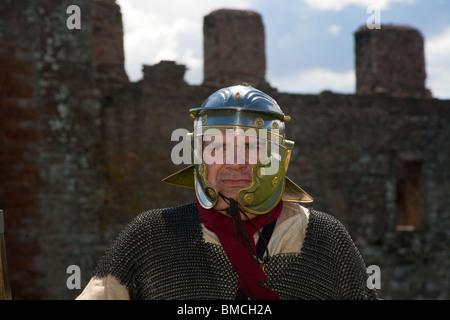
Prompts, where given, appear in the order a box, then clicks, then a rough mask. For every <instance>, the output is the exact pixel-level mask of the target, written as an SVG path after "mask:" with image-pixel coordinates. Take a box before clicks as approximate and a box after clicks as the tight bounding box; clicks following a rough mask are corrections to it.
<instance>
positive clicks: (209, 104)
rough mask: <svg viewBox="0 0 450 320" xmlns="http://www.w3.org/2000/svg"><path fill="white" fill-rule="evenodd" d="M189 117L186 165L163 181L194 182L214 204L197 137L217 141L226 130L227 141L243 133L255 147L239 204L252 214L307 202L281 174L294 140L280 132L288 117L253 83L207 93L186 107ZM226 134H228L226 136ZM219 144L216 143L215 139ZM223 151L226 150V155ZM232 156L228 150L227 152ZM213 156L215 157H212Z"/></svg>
mask: <svg viewBox="0 0 450 320" xmlns="http://www.w3.org/2000/svg"><path fill="white" fill-rule="evenodd" d="M189 112H190V114H191V117H192V118H194V119H195V120H194V132H193V133H192V134H191V135H190V136H191V139H192V165H191V166H190V167H188V168H186V169H183V170H182V171H179V172H177V173H175V174H173V175H171V176H169V177H167V178H165V179H163V181H164V182H166V183H169V184H175V185H181V186H186V187H194V188H195V192H196V196H197V199H198V200H199V202H200V204H201V205H202V206H203V207H204V208H206V209H210V208H212V207H214V206H215V204H216V202H217V199H218V197H219V190H217V189H216V188H215V187H214V186H213V185H211V184H210V183H209V182H208V181H207V179H206V174H207V173H206V171H207V166H206V165H205V158H204V157H203V152H204V151H205V150H206V149H205V150H204V149H203V147H204V145H202V142H203V141H211V140H213V139H210V138H208V137H207V136H208V135H213V136H214V137H215V138H214V140H215V141H217V139H218V138H220V139H219V141H220V140H221V139H222V135H224V136H226V140H227V143H228V142H229V141H230V140H231V141H232V143H234V141H235V137H237V136H239V137H242V136H243V137H244V138H246V139H247V141H253V143H254V144H256V145H257V147H255V148H254V149H252V150H255V152H256V153H257V154H256V156H254V157H253V158H252V159H253V164H254V166H253V168H252V174H251V179H252V182H251V184H250V185H249V186H246V187H243V188H242V189H240V190H239V191H238V192H237V195H236V200H237V202H238V204H239V205H240V206H241V208H242V209H244V210H245V211H247V212H249V213H253V214H264V213H267V212H269V211H270V210H272V209H273V208H274V207H275V206H276V205H277V204H278V203H279V202H280V200H281V199H283V200H284V201H295V202H312V201H313V199H312V198H311V197H310V196H309V195H308V194H307V193H306V192H305V191H303V190H302V189H301V188H300V187H298V186H297V185H296V184H295V183H294V182H292V181H291V180H290V179H288V178H287V177H286V171H287V168H288V164H289V160H290V155H291V151H292V148H293V146H294V142H293V141H290V140H287V139H286V138H285V122H286V121H289V120H290V117H288V116H286V115H285V114H284V113H283V112H282V110H281V108H280V107H279V106H278V104H277V102H276V101H275V100H274V99H273V98H271V97H270V96H268V95H267V94H265V93H263V92H261V91H260V90H257V89H255V88H252V87H249V86H244V85H238V86H232V87H228V88H223V89H220V90H218V91H216V92H215V93H213V94H212V95H210V96H209V97H208V98H207V99H206V100H205V101H204V102H203V104H202V105H201V107H198V108H192V109H190V110H189ZM229 137H232V138H231V139H229ZM220 144H222V143H220ZM227 156H228V155H227ZM233 157H234V155H233ZM220 159H224V158H223V157H222V155H221V156H220ZM215 160H217V159H215Z"/></svg>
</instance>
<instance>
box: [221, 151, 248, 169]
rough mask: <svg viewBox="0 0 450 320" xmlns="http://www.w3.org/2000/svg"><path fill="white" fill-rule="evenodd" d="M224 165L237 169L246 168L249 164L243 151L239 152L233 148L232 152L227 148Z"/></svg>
mask: <svg viewBox="0 0 450 320" xmlns="http://www.w3.org/2000/svg"><path fill="white" fill-rule="evenodd" d="M230 151H232V152H230ZM233 151H234V152H233ZM225 163H226V164H227V165H230V166H234V167H235V168H236V169H238V168H239V167H242V166H244V167H245V166H247V165H248V164H249V158H248V156H247V154H246V151H245V150H239V149H238V148H236V147H235V148H234V150H231V149H230V148H228V149H227V150H226V157H225Z"/></svg>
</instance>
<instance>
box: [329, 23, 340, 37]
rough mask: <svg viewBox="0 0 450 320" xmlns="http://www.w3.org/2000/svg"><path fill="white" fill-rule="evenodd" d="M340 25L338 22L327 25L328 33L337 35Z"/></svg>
mask: <svg viewBox="0 0 450 320" xmlns="http://www.w3.org/2000/svg"><path fill="white" fill-rule="evenodd" d="M341 29H342V26H340V25H338V24H332V25H331V26H329V27H328V33H331V34H332V35H334V36H337V35H339V32H341Z"/></svg>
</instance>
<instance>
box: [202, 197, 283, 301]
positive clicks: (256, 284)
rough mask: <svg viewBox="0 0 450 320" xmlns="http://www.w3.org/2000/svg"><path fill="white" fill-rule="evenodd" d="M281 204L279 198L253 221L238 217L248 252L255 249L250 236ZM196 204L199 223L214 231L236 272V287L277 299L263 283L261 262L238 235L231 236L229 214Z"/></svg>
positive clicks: (258, 296)
mask: <svg viewBox="0 0 450 320" xmlns="http://www.w3.org/2000/svg"><path fill="white" fill-rule="evenodd" d="M282 207H283V202H282V201H280V203H279V204H278V205H277V206H276V207H275V208H274V209H273V210H271V211H270V212H269V213H267V214H264V215H260V216H257V217H255V218H253V219H252V223H253V225H252V224H251V223H250V222H249V221H246V220H242V225H243V228H244V230H245V233H246V234H247V236H248V238H249V240H250V242H251V245H252V252H256V251H255V241H254V238H253V236H254V234H255V232H256V231H257V230H260V229H261V228H262V227H264V226H265V225H268V224H270V223H271V222H273V221H275V220H276V219H277V218H278V216H279V215H280V213H281V209H282ZM197 208H198V210H199V212H200V220H201V221H202V223H203V225H204V226H205V227H206V228H208V229H209V230H211V231H213V232H214V233H215V234H216V235H217V237H218V238H219V240H220V243H221V244H222V247H223V249H224V250H225V252H226V254H227V255H228V258H229V259H230V261H231V265H232V266H233V269H234V270H235V271H236V272H237V273H238V276H239V278H238V287H239V288H240V289H241V290H242V291H243V292H244V293H245V294H246V295H247V296H248V297H249V298H250V299H255V300H262V299H265V300H280V297H279V296H278V294H277V293H276V292H275V291H273V290H271V289H270V288H269V287H267V286H266V285H265V283H266V282H267V276H266V274H265V273H264V271H263V269H262V268H261V266H260V265H259V264H258V263H257V262H255V261H254V260H253V259H252V257H251V256H250V254H249V252H248V251H247V249H246V247H245V245H244V242H243V239H242V236H239V237H238V239H237V240H236V239H235V237H234V233H235V230H234V226H233V220H232V218H231V217H229V216H228V215H225V214H223V213H220V212H218V211H217V210H215V209H205V208H203V207H202V206H201V205H200V203H199V202H198V201H197ZM254 226H256V228H257V229H255V227H254Z"/></svg>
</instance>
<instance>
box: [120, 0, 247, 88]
mask: <svg viewBox="0 0 450 320" xmlns="http://www.w3.org/2000/svg"><path fill="white" fill-rule="evenodd" d="M250 1H252V0H227V1H225V0H215V1H211V0H197V1H196V2H195V6H194V5H192V4H190V3H188V2H186V1H182V0H170V1H142V0H117V3H118V4H119V5H120V7H121V11H122V21H123V25H124V50H125V69H126V72H127V74H128V76H129V78H130V80H131V81H137V80H139V79H141V78H142V65H143V64H155V63H158V62H159V61H161V60H175V61H176V62H177V63H180V64H185V65H186V66H187V68H188V71H187V73H186V77H185V78H186V80H187V81H188V82H189V83H191V84H193V83H200V82H201V81H202V80H203V31H202V27H203V17H204V16H205V15H207V14H209V13H210V12H211V11H213V10H216V9H220V8H235V9H248V8H251V5H250Z"/></svg>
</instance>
